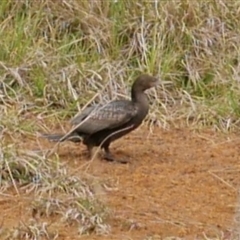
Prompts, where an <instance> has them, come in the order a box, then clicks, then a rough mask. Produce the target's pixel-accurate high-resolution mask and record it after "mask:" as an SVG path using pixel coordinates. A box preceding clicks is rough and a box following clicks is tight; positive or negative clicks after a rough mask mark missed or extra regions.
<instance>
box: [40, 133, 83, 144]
mask: <svg viewBox="0 0 240 240" xmlns="http://www.w3.org/2000/svg"><path fill="white" fill-rule="evenodd" d="M41 137H43V138H47V139H48V140H50V141H52V142H64V141H71V142H81V141H82V137H81V136H79V135H78V134H76V133H74V132H73V133H70V134H57V133H56V134H42V135H41Z"/></svg>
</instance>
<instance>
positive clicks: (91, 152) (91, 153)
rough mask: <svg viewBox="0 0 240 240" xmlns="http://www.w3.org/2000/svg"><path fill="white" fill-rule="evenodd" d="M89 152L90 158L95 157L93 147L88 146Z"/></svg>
mask: <svg viewBox="0 0 240 240" xmlns="http://www.w3.org/2000/svg"><path fill="white" fill-rule="evenodd" d="M87 150H88V158H89V159H92V157H93V156H94V151H93V146H92V145H87Z"/></svg>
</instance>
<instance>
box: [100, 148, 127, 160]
mask: <svg viewBox="0 0 240 240" xmlns="http://www.w3.org/2000/svg"><path fill="white" fill-rule="evenodd" d="M103 148H104V151H105V154H104V159H105V160H106V161H109V162H119V163H128V161H126V160H117V159H115V158H114V156H113V155H112V153H111V152H110V149H109V144H108V145H105V146H103Z"/></svg>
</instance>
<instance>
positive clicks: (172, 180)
mask: <svg viewBox="0 0 240 240" xmlns="http://www.w3.org/2000/svg"><path fill="white" fill-rule="evenodd" d="M29 142H30V143H31V144H29ZM26 143H27V144H26ZM40 143H41V144H42V146H44V148H46V149H47V148H51V147H52V146H53V144H52V143H48V142H47V141H46V140H40ZM239 144H240V138H239V137H238V136H237V135H236V134H222V133H221V134H220V133H217V132H214V131H212V130H202V131H190V130H187V129H184V128H182V129H173V130H161V129H158V128H155V129H154V133H152V134H149V131H148V129H146V128H145V127H142V128H140V129H138V130H137V131H135V132H133V133H131V134H129V135H128V136H126V137H125V138H123V139H121V140H119V141H117V142H115V143H114V144H113V145H112V150H113V152H114V153H115V154H116V155H117V156H118V157H124V158H127V159H128V160H129V164H126V165H124V164H116V163H109V162H105V161H102V160H100V159H94V160H93V161H91V162H89V161H87V159H86V151H85V148H84V146H82V145H77V144H74V143H63V144H61V145H60V148H59V149H58V150H57V152H58V154H59V156H60V159H61V161H63V162H65V163H66V164H67V165H68V167H69V168H70V170H71V171H72V172H73V173H74V174H76V173H77V174H80V175H81V174H82V175H84V176H86V174H88V175H89V176H93V177H92V179H93V182H95V183H96V184H95V186H96V187H95V190H96V192H97V194H98V195H99V199H100V200H101V201H102V202H104V204H105V205H107V206H108V208H109V209H110V213H111V214H110V217H109V219H108V221H109V223H110V225H111V226H112V229H111V233H110V235H109V236H94V235H93V236H84V237H81V239H96V240H100V239H164V238H167V237H171V236H175V237H180V238H183V239H204V236H207V237H209V238H214V237H218V239H238V238H236V237H234V238H232V237H233V235H234V234H235V236H236V233H237V231H238V227H239V228H240V224H238V223H237V221H236V218H237V217H238V215H237V213H236V212H237V211H238V206H239V201H240V200H239V199H238V189H239V185H240V184H239V183H240V181H239V180H240V174H239V171H240V164H239V162H240V157H239V153H240V148H239ZM25 145H26V146H28V147H29V146H31V147H32V148H34V147H35V148H36V147H37V145H35V141H34V140H33V139H29V140H28V139H25ZM26 146H25V147H26ZM29 201H31V199H29V197H28V198H26V197H25V195H24V194H21V195H20V196H16V194H15V192H14V190H13V192H11V193H9V195H6V196H4V195H2V196H1V197H0V209H1V215H2V216H3V218H4V222H3V224H4V226H16V225H17V224H18V223H19V221H20V220H23V221H24V220H26V219H27V218H28V217H29V212H28V211H26V209H27V205H28V204H29ZM239 211H240V210H239ZM53 222H54V219H53ZM59 226H60V225H58V228H59ZM58 230H59V232H60V235H59V238H58V239H69V240H70V239H71V240H74V239H79V236H78V235H77V231H76V228H75V227H74V226H62V228H61V229H58ZM172 239H173V238H172Z"/></svg>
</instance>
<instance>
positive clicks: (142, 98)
mask: <svg viewBox="0 0 240 240" xmlns="http://www.w3.org/2000/svg"><path fill="white" fill-rule="evenodd" d="M131 97H132V101H133V102H134V103H137V104H140V105H142V106H143V107H145V108H148V98H147V95H146V94H145V93H144V92H143V91H138V89H132V92H131Z"/></svg>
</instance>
